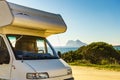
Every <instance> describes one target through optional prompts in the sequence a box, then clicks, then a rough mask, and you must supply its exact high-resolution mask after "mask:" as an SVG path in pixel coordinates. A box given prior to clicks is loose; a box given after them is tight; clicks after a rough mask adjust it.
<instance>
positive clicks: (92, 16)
mask: <svg viewBox="0 0 120 80" xmlns="http://www.w3.org/2000/svg"><path fill="white" fill-rule="evenodd" d="M7 1H9V2H12V3H17V4H20V5H24V6H28V7H32V8H36V9H39V10H43V11H47V12H52V13H56V14H61V15H62V17H63V19H64V21H65V22H66V24H67V31H66V32H65V33H62V34H59V35H54V36H50V37H49V38H48V39H49V40H50V42H51V43H53V45H60V46H63V45H65V44H66V42H67V41H68V40H77V39H79V40H81V41H82V42H85V43H87V44H89V43H91V42H97V41H104V42H107V43H109V44H113V45H120V36H119V34H120V0H7Z"/></svg>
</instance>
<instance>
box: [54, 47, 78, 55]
mask: <svg viewBox="0 0 120 80" xmlns="http://www.w3.org/2000/svg"><path fill="white" fill-rule="evenodd" d="M78 48H79V47H54V49H55V51H56V52H58V51H60V52H61V53H62V54H63V53H66V52H69V51H75V50H77V49H78Z"/></svg>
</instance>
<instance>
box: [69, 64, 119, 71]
mask: <svg viewBox="0 0 120 80" xmlns="http://www.w3.org/2000/svg"><path fill="white" fill-rule="evenodd" d="M69 64H70V65H73V66H86V67H94V68H97V69H104V70H113V71H120V65H119V64H106V65H97V64H88V63H87V64H85V63H77V62H73V63H69Z"/></svg>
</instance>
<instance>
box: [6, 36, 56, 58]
mask: <svg viewBox="0 0 120 80" xmlns="http://www.w3.org/2000/svg"><path fill="white" fill-rule="evenodd" d="M7 37H8V39H9V41H10V43H11V45H12V47H13V49H14V53H15V57H16V59H19V60H22V59H24V60H39V59H58V57H57V56H56V53H55V51H54V50H53V49H52V48H51V46H50V45H49V44H48V42H47V40H46V39H45V38H42V37H35V36H25V35H24V36H23V35H7Z"/></svg>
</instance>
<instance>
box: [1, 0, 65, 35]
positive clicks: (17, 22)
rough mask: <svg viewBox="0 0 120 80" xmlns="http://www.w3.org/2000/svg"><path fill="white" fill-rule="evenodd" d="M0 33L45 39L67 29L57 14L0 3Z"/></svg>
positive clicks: (4, 2)
mask: <svg viewBox="0 0 120 80" xmlns="http://www.w3.org/2000/svg"><path fill="white" fill-rule="evenodd" d="M0 6H2V7H0V10H1V14H0V22H1V23H0V33H2V34H21V35H33V36H41V37H47V36H50V35H52V34H58V33H63V32H65V31H66V29H67V27H66V24H65V22H64V20H63V19H62V17H61V16H60V15H59V14H53V13H49V12H44V11H41V10H37V9H33V8H28V7H24V6H21V5H17V4H13V3H9V2H6V1H0Z"/></svg>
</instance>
